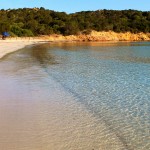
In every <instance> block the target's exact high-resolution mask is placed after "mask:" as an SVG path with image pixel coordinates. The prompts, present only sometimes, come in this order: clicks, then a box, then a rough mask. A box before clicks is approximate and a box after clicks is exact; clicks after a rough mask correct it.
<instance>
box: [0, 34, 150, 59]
mask: <svg viewBox="0 0 150 150" xmlns="http://www.w3.org/2000/svg"><path fill="white" fill-rule="evenodd" d="M149 41H150V33H147V34H145V33H138V34H133V33H130V32H126V33H115V32H113V31H109V32H105V31H103V32H97V31H92V32H91V33H90V34H88V35H85V34H80V35H68V36H63V35H59V34H53V35H43V36H39V37H10V38H6V40H0V58H2V57H4V56H5V55H7V54H8V53H11V52H14V51H17V50H19V49H22V48H24V47H26V46H29V45H33V44H40V43H47V42H52V43H58V42H61V43H63V42H71V43H72V42H96V43H97V42H98V43H99V42H100V43H118V42H149Z"/></svg>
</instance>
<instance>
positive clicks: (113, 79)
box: [0, 42, 150, 150]
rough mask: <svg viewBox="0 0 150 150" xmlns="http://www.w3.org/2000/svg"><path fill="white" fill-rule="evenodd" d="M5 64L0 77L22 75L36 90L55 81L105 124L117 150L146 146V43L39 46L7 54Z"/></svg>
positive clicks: (149, 96) (149, 75) (149, 114)
mask: <svg viewBox="0 0 150 150" xmlns="http://www.w3.org/2000/svg"><path fill="white" fill-rule="evenodd" d="M13 63H14V64H13ZM6 64H7V65H8V66H9V67H6V69H3V71H2V69H1V70H0V72H3V75H4V72H5V75H6V74H7V75H8V76H10V75H11V77H12V78H13V79H14V78H15V80H18V76H23V82H24V84H29V81H30V83H32V84H33V86H42V88H41V89H40V90H42V89H44V90H45V89H47V88H49V85H48V84H46V83H48V82H49V80H53V81H55V82H56V83H57V84H59V85H60V86H61V87H62V89H63V90H64V92H66V93H69V94H70V95H71V96H73V98H74V101H75V102H76V103H77V104H78V105H81V106H83V107H84V109H86V111H87V112H88V113H89V114H91V115H92V117H94V118H96V120H97V125H98V126H99V125H100V124H101V122H103V123H104V125H105V126H106V129H105V130H108V131H109V132H110V133H111V134H113V135H114V136H115V137H116V138H117V139H118V140H119V141H120V142H121V143H122V145H123V146H122V147H124V148H122V147H121V148H120V149H128V150H148V149H150V42H133V43H114V44H113V43H107V44H102V43H55V44H43V45H38V46H34V47H28V48H26V49H23V50H21V51H18V52H15V53H13V54H11V55H8V56H7V57H5V58H4V59H3V60H1V65H4V66H5V65H6ZM10 64H12V66H11V67H10ZM18 70H19V71H18ZM32 70H34V74H33V71H32ZM43 73H44V74H43ZM43 82H45V84H44V83H43ZM34 88H35V87H34ZM44 90H43V91H44ZM64 101H65V97H64ZM72 109H73V108H72ZM76 113H77V112H76ZM101 132H103V131H101ZM106 136H107V135H106ZM108 136H109V135H108ZM97 142H100V141H97ZM81 149H82V148H81ZM83 149H84V148H83ZM106 149H107V148H106ZM108 149H110V148H109V147H108ZM118 149H119V148H118Z"/></svg>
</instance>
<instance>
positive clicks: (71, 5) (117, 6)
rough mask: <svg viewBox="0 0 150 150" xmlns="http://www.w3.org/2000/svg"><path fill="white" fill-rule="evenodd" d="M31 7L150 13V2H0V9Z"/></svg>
mask: <svg viewBox="0 0 150 150" xmlns="http://www.w3.org/2000/svg"><path fill="white" fill-rule="evenodd" d="M33 7H44V8H46V9H50V10H55V11H60V12H66V13H74V12H79V11H88V10H92V11H93V10H99V9H113V10H124V9H136V10H142V11H150V0H0V9H9V8H11V9H12V8H15V9H16V8H33Z"/></svg>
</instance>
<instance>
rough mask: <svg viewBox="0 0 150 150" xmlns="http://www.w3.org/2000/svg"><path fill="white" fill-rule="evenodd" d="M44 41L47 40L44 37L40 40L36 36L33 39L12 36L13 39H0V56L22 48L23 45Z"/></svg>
mask: <svg viewBox="0 0 150 150" xmlns="http://www.w3.org/2000/svg"><path fill="white" fill-rule="evenodd" d="M44 42H48V40H45V39H44V40H42V39H38V38H37V39H36V38H35V39H33V38H32V39H30V38H17V39H16V38H13V39H6V40H0V58H2V57H3V56H5V55H6V54H8V53H11V52H14V51H16V50H19V49H21V48H24V47H25V46H28V45H32V44H38V43H44Z"/></svg>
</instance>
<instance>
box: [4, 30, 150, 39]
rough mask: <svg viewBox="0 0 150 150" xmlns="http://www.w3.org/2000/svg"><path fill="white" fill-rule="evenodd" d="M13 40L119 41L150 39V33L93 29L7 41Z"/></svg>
mask: <svg viewBox="0 0 150 150" xmlns="http://www.w3.org/2000/svg"><path fill="white" fill-rule="evenodd" d="M8 40H10V41H13V40H18V41H20V40H25V41H47V42H72V41H76V42H84V41H85V42H96V41H97V42H107V41H112V42H119V41H129V42H130V41H150V33H143V32H141V33H131V32H125V33H116V32H114V31H108V32H105V31H102V32H97V31H94V30H93V31H91V32H90V33H89V34H78V35H67V36H64V35H61V34H50V35H40V36H35V37H9V38H7V40H6V41H8Z"/></svg>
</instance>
